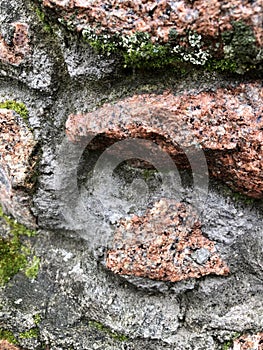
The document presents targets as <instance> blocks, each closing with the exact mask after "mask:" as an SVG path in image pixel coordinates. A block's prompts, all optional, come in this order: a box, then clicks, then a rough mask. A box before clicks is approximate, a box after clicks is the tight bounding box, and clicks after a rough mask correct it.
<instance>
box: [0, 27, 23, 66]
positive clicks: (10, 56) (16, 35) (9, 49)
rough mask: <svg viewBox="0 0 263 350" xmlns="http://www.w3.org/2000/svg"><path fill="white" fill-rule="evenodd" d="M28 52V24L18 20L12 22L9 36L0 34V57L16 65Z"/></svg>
mask: <svg viewBox="0 0 263 350" xmlns="http://www.w3.org/2000/svg"><path fill="white" fill-rule="evenodd" d="M12 29H13V30H12ZM29 52H30V47H29V38H28V25H27V24H26V23H19V22H16V23H12V25H11V26H10V33H9V38H8V36H7V37H6V38H4V37H3V36H0V59H1V60H3V61H4V62H8V63H10V64H13V65H18V64H20V63H21V62H22V61H23V59H24V58H25V57H26V56H27V55H28V54H29Z"/></svg>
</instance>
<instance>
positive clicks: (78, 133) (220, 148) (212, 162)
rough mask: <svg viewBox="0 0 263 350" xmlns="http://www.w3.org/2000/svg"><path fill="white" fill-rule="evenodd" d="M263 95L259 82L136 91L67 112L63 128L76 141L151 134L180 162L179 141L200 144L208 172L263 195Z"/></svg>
mask: <svg viewBox="0 0 263 350" xmlns="http://www.w3.org/2000/svg"><path fill="white" fill-rule="evenodd" d="M262 98H263V88H262V86H261V83H253V84H241V85H240V86H239V87H237V88H236V89H232V90H226V89H218V90H217V91H216V92H203V93H200V94H197V95H192V94H189V95H188V94H186V93H185V94H184V95H183V96H174V94H172V93H169V92H167V93H164V94H163V95H154V94H153V95H151V94H149V95H135V96H133V97H131V98H127V99H125V100H123V101H120V102H118V103H116V104H115V105H110V104H106V105H105V106H103V107H102V108H100V109H98V110H97V111H95V112H92V113H88V114H86V115H71V116H70V117H69V119H68V121H67V134H68V136H69V138H70V139H71V140H72V141H74V142H76V141H80V140H81V138H83V137H85V136H86V137H87V136H90V135H98V134H99V135H102V136H103V135H104V136H105V139H106V141H105V142H104V143H108V146H109V145H110V144H111V143H112V142H114V141H116V140H121V139H124V138H129V137H132V138H135V137H139V138H145V139H150V140H153V141H154V142H155V143H157V144H159V145H160V146H161V147H162V149H163V150H164V151H165V152H167V153H169V154H170V155H171V156H172V157H173V159H174V160H175V162H176V164H177V165H179V166H183V167H184V166H187V163H186V162H187V161H186V160H185V157H184V156H183V155H184V152H183V150H182V149H180V147H183V149H187V148H190V147H191V146H192V147H193V146H196V147H197V148H198V147H200V148H202V149H203V151H204V152H205V155H206V158H207V162H208V167H209V170H210V173H211V175H213V176H215V177H217V178H219V179H222V180H223V181H224V182H225V183H227V184H228V185H229V186H231V187H232V188H234V189H235V190H237V191H241V192H243V193H245V194H247V195H248V196H251V197H254V198H263V172H262V166H263V149H262V142H263V129H262V125H263V118H262V116H261V114H262ZM111 140H113V141H111ZM99 144H100V146H101V145H102V144H103V141H102V140H101V139H100V140H99ZM192 152H194V151H193V150H192ZM188 166H189V165H188Z"/></svg>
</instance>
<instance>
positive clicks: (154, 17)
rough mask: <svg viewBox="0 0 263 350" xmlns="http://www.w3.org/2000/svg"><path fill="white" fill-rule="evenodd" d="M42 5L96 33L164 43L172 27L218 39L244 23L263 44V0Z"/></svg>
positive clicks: (77, 0) (47, 1) (53, 0)
mask: <svg viewBox="0 0 263 350" xmlns="http://www.w3.org/2000/svg"><path fill="white" fill-rule="evenodd" d="M43 5H44V6H45V7H47V8H51V9H53V10H54V11H55V12H56V14H57V16H58V17H60V18H61V17H63V18H64V19H65V20H66V21H70V22H71V23H74V25H75V27H76V29H77V30H82V29H83V28H84V27H85V26H87V25H89V26H91V27H93V28H95V29H96V32H97V33H98V34H99V33H101V32H104V31H107V32H109V33H112V34H114V33H121V34H122V35H131V34H133V33H135V32H136V31H142V32H147V33H149V34H151V36H152V40H153V41H167V40H168V34H169V31H170V29H171V28H173V29H175V30H176V31H177V33H178V34H180V35H185V34H186V33H188V31H189V30H192V31H195V32H196V33H198V34H201V35H203V36H205V37H214V38H217V37H218V36H219V35H220V34H221V33H222V32H224V31H226V30H229V29H232V24H231V22H232V21H243V22H244V23H246V24H248V25H250V26H251V28H252V30H253V31H254V34H255V37H256V40H257V43H258V45H262V44H263V26H262V23H263V19H262V13H263V3H262V0H255V1H249V0H233V1H220V0H210V1H206V0H197V1H187V0H181V1H170V0H161V1H158V2H157V1H154V0H148V1H140V0H134V1H128V0H126V1H113V0H106V1H101V0H95V1H91V0H44V1H43Z"/></svg>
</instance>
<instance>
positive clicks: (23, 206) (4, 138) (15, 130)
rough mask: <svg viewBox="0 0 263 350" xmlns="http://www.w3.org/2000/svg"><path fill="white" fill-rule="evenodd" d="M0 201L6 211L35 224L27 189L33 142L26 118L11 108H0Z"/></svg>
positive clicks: (31, 171)
mask: <svg viewBox="0 0 263 350" xmlns="http://www.w3.org/2000/svg"><path fill="white" fill-rule="evenodd" d="M0 132H1V133H0V154H1V158H0V172H1V181H0V189H1V193H0V201H1V204H2V205H3V206H4V209H5V210H6V212H7V213H9V214H11V215H13V216H14V217H15V218H16V219H17V220H19V221H20V222H22V223H24V224H26V225H28V226H34V223H35V219H34V218H33V216H32V214H31V212H30V209H29V202H30V196H29V194H28V192H30V190H31V189H32V187H33V183H32V181H31V178H32V176H33V175H34V167H35V164H36V160H37V159H36V157H35V156H34V154H33V153H34V149H35V147H36V142H35V140H34V137H33V134H32V132H31V131H30V130H29V128H28V126H27V125H26V123H25V121H24V120H23V119H22V118H21V117H20V116H19V115H18V114H16V113H15V112H14V111H11V110H7V109H0Z"/></svg>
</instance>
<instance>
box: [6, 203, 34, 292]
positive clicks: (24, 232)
mask: <svg viewBox="0 0 263 350" xmlns="http://www.w3.org/2000/svg"><path fill="white" fill-rule="evenodd" d="M0 218H1V219H2V220H3V222H4V224H5V225H6V227H7V232H8V234H7V237H0V256H1V260H0V285H4V284H5V283H7V282H8V281H9V280H10V279H11V278H12V277H13V276H14V275H15V274H17V273H18V272H19V271H23V272H24V273H25V274H26V276H27V277H28V278H35V277H36V276H37V273H38V269H39V262H40V261H39V258H37V257H36V256H33V257H32V254H31V249H30V243H29V241H26V240H25V237H33V236H35V235H36V232H35V231H33V230H29V229H28V228H26V227H25V226H24V225H22V224H20V223H18V222H17V221H15V220H13V219H11V218H10V217H8V216H7V215H5V214H4V213H3V210H2V208H1V207H0ZM22 240H23V241H25V242H22Z"/></svg>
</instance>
